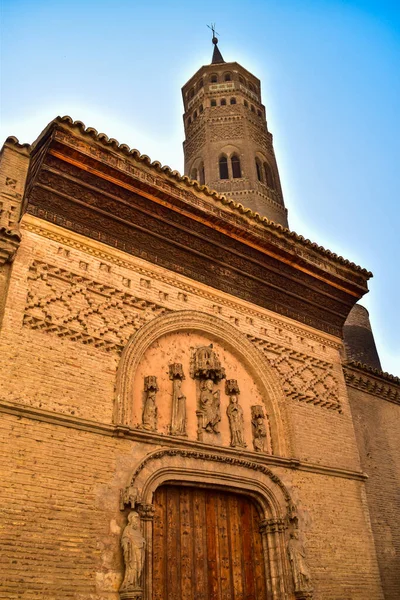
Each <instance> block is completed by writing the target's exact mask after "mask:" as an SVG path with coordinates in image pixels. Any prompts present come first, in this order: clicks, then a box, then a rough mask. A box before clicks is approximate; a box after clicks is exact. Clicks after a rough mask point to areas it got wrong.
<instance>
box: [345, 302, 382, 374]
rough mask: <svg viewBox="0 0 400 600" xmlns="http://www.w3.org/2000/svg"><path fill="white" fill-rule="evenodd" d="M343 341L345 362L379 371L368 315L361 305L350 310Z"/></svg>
mask: <svg viewBox="0 0 400 600" xmlns="http://www.w3.org/2000/svg"><path fill="white" fill-rule="evenodd" d="M343 339H344V345H345V349H346V356H347V360H349V361H354V362H360V363H362V364H364V365H367V367H372V368H373V369H378V370H379V371H380V370H381V362H380V360H379V355H378V351H377V349H376V345H375V340H374V334H373V333H372V329H371V323H370V322H369V313H368V311H367V309H366V308H364V306H361V304H355V305H354V306H353V308H352V309H351V311H350V313H349V316H348V317H347V319H346V322H345V324H344V327H343Z"/></svg>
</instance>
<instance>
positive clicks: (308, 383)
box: [248, 335, 342, 413]
mask: <svg viewBox="0 0 400 600" xmlns="http://www.w3.org/2000/svg"><path fill="white" fill-rule="evenodd" d="M248 338H249V339H251V341H252V342H253V343H254V344H255V345H256V346H257V347H258V348H260V349H261V350H262V351H263V352H264V354H265V356H266V357H267V358H268V360H269V362H270V364H271V365H272V366H273V367H274V368H275V369H276V371H277V373H278V374H279V375H280V377H281V381H282V386H283V388H284V390H285V394H286V396H287V397H288V398H293V400H299V401H301V402H306V403H309V404H314V405H318V406H321V407H323V408H327V409H329V410H337V411H338V412H339V413H340V412H342V406H341V403H340V398H339V385H338V381H337V378H336V375H335V373H334V365H333V364H332V363H329V362H327V361H324V360H321V359H318V358H314V357H312V356H309V355H307V354H304V353H303V352H298V351H296V350H293V349H290V348H285V347H284V346H280V345H279V344H275V343H273V342H270V341H268V340H265V339H261V338H257V337H254V336H250V335H248Z"/></svg>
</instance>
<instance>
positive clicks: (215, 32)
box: [207, 23, 219, 44]
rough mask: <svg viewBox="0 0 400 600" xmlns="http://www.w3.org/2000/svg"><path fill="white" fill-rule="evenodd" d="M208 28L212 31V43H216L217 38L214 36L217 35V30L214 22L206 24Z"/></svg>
mask: <svg viewBox="0 0 400 600" xmlns="http://www.w3.org/2000/svg"><path fill="white" fill-rule="evenodd" d="M207 27H208V29H211V31H212V34H213V36H212V43H213V44H218V38H217V37H216V36H217V35H219V33H218V31H215V23H211V25H207Z"/></svg>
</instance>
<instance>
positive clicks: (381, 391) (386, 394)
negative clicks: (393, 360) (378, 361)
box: [343, 363, 400, 404]
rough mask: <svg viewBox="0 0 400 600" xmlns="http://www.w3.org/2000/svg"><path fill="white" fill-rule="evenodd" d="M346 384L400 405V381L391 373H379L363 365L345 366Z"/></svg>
mask: <svg viewBox="0 0 400 600" xmlns="http://www.w3.org/2000/svg"><path fill="white" fill-rule="evenodd" d="M343 373H344V379H345V381H346V384H347V385H349V386H350V387H353V388H355V389H358V390H361V391H363V392H368V393H369V394H373V395H374V396H378V397H379V398H381V399H382V400H388V401H389V402H394V403H395V404H400V379H399V378H398V377H395V376H393V375H389V373H384V372H379V371H377V370H376V369H371V368H369V367H367V366H366V365H362V364H361V363H348V364H346V365H344V366H343Z"/></svg>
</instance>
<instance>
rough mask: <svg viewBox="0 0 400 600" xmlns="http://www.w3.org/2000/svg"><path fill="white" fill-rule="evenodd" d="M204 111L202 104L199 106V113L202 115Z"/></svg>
mask: <svg viewBox="0 0 400 600" xmlns="http://www.w3.org/2000/svg"><path fill="white" fill-rule="evenodd" d="M203 110H204V108H203V105H202V104H200V106H199V113H200V114H201V113H202V112H203Z"/></svg>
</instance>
